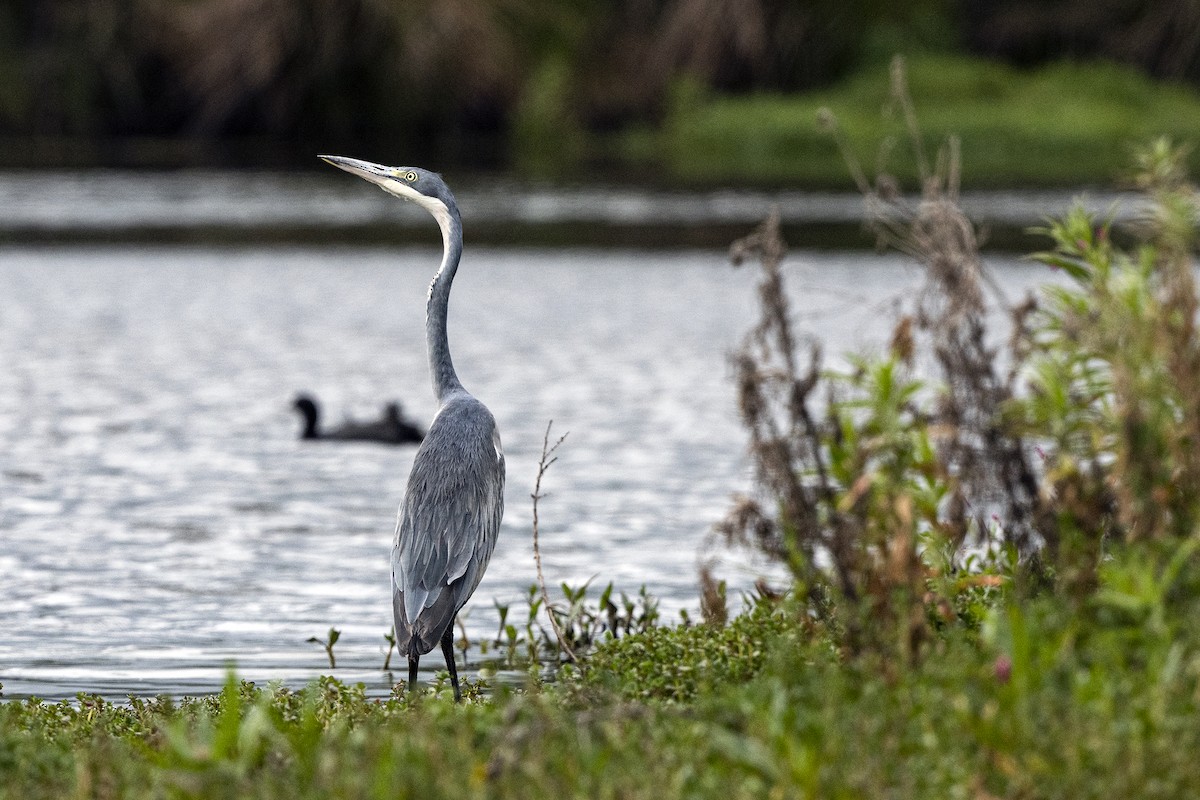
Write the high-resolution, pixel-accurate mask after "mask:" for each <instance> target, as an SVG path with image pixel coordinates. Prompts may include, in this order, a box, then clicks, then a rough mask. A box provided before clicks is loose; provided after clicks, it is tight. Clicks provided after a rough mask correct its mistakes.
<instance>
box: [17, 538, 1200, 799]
mask: <svg viewBox="0 0 1200 800" xmlns="http://www.w3.org/2000/svg"><path fill="white" fill-rule="evenodd" d="M1123 563H1124V562H1123ZM1124 568H1125V572H1124V573H1123V575H1122V576H1116V577H1114V578H1113V579H1112V586H1113V587H1114V588H1115V587H1118V586H1125V585H1128V584H1129V582H1130V576H1131V575H1134V574H1137V575H1142V573H1141V572H1139V570H1142V569H1143V568H1144V567H1143V566H1140V565H1138V564H1137V563H1136V562H1134V563H1125V565H1124ZM1142 577H1143V578H1144V577H1146V575H1142ZM1133 583H1135V584H1136V583H1137V581H1136V580H1134V581H1133ZM1134 605H1135V606H1136V605H1137V604H1136V603H1135V604H1134ZM1194 606H1195V603H1194V602H1192V601H1188V602H1183V603H1176V604H1174V605H1171V604H1168V605H1165V606H1160V607H1158V608H1157V609H1156V610H1155V611H1154V613H1162V614H1165V616H1164V617H1163V619H1164V620H1166V622H1168V623H1169V624H1168V625H1166V626H1165V627H1163V626H1157V627H1156V626H1146V625H1145V624H1144V622H1145V619H1144V618H1143V616H1142V615H1141V614H1139V613H1133V614H1129V613H1126V612H1125V611H1119V612H1115V611H1114V609H1118V608H1120V609H1128V608H1129V604H1128V603H1127V602H1124V601H1122V602H1114V604H1113V605H1112V606H1111V608H1109V609H1108V610H1107V611H1106V610H1105V608H1103V607H1100V606H1096V607H1092V608H1090V609H1088V610H1085V611H1084V612H1082V613H1080V614H1075V613H1072V612H1069V611H1067V610H1064V608H1063V607H1062V606H1061V604H1059V603H1057V602H1054V601H1053V600H1052V599H1050V598H1046V599H1041V600H1036V599H1035V600H1030V601H1024V602H1016V601H1014V602H1011V603H1004V604H1000V605H998V606H997V607H996V609H995V610H994V612H993V613H991V614H990V615H989V616H988V618H987V620H986V621H985V624H984V626H983V630H982V632H981V633H979V634H973V633H966V632H963V631H961V630H960V631H957V632H955V633H953V634H951V635H948V636H946V637H945V638H944V639H942V640H940V641H939V642H937V643H936V645H935V646H934V647H933V649H932V650H931V651H930V652H929V653H927V654H926V657H925V658H923V659H922V660H920V661H919V662H918V663H916V664H903V663H883V662H877V661H872V660H870V659H864V660H859V661H847V660H842V659H838V658H836V657H835V656H834V654H833V653H832V651H831V650H830V649H829V648H828V647H826V646H824V645H823V644H822V643H821V642H820V641H819V638H818V640H813V639H812V637H811V635H810V633H809V632H807V631H806V629H805V627H804V626H802V625H799V624H798V623H797V620H796V618H795V617H793V616H790V615H789V614H787V613H786V612H784V611H782V610H780V609H778V608H776V609H773V610H762V609H760V610H758V611H755V612H752V613H750V614H747V615H745V616H744V617H742V618H740V619H739V620H738V621H736V622H734V623H733V624H732V625H731V626H730V628H728V629H714V628H705V627H693V628H676V629H657V630H655V631H654V632H652V633H647V634H639V635H635V636H631V637H629V638H628V639H623V640H621V641H619V642H617V643H613V644H610V645H609V646H607V647H606V648H605V650H604V656H603V657H602V658H598V659H597V660H596V661H595V662H593V663H592V664H591V665H590V666H589V667H588V669H586V670H584V671H583V672H581V673H577V674H575V675H574V676H567V677H566V678H564V681H563V682H562V683H561V684H559V685H557V686H546V687H539V686H531V687H530V688H529V689H528V690H527V691H521V692H512V691H502V692H499V693H498V694H496V695H495V696H494V697H493V698H492V699H490V700H479V699H478V698H477V699H475V700H473V701H470V702H468V703H466V704H464V705H461V706H456V705H454V704H453V703H452V702H451V701H450V699H449V697H448V694H447V693H446V692H442V693H441V694H439V695H436V696H434V695H426V696H421V697H415V698H403V697H394V698H392V699H389V700H386V701H373V700H368V699H366V698H365V696H364V695H363V693H362V691H361V688H359V687H353V686H346V685H344V684H341V683H339V682H337V681H335V680H333V679H324V680H322V681H319V682H316V683H314V684H313V685H311V686H310V687H308V688H307V689H305V690H303V691H301V692H292V691H288V690H284V689H262V688H259V687H254V686H251V685H249V684H239V683H238V682H236V681H231V682H230V683H229V684H228V685H227V687H226V689H225V691H224V692H223V693H222V694H221V695H219V696H215V697H209V698H200V699H194V700H188V701H184V702H180V703H172V702H169V701H165V700H160V701H150V702H146V701H139V702H135V703H133V704H132V705H129V706H115V705H112V704H110V703H106V702H104V701H102V700H100V699H99V698H95V697H87V696H81V697H80V698H79V700H78V701H77V702H74V703H67V702H64V703H57V704H45V703H34V702H24V703H20V702H9V703H4V704H0V797H2V798H28V799H29V800H36V799H37V798H62V797H114V798H117V797H128V798H143V797H145V798H149V797H177V798H186V797H205V798H244V797H257V798H275V797H278V798H394V797H409V796H419V797H423V798H442V797H445V798H456V799H457V800H463V799H464V798H477V797H478V798H500V797H519V798H543V797H545V798H556V800H561V798H569V797H589V798H593V797H594V798H662V797H718V798H724V799H726V800H728V799H729V798H760V797H811V798H828V797H857V798H875V797H878V798H884V797H888V798H918V797H938V798H954V797H989V796H990V797H1063V798H1068V797H1069V798H1090V797H1095V798H1105V797H1114V796H1127V797H1135V796H1136V797H1185V796H1195V794H1196V792H1198V791H1200V772H1198V771H1197V770H1195V769H1194V768H1193V763H1192V762H1193V759H1194V753H1195V751H1196V748H1197V747H1200V647H1198V643H1200V625H1197V623H1195V622H1194V621H1193V620H1195V619H1196V618H1197V617H1196V615H1195V614H1194V613H1192V612H1194V611H1195V608H1194ZM1146 611H1149V609H1147V610H1146ZM748 642H753V643H754V644H753V647H752V648H751V650H752V651H754V653H755V655H754V657H753V658H751V659H748V660H743V659H744V657H745V655H746V654H747V653H748V652H750V650H747V649H746V644H747V643H748ZM759 654H761V657H760V656H759ZM726 657H728V659H729V660H728V663H732V662H733V661H741V662H742V663H743V666H744V668H739V669H736V670H728V669H725V668H718V669H715V670H710V671H709V672H708V673H707V674H708V675H709V679H705V680H699V681H692V680H691V679H688V680H686V681H683V682H681V681H680V679H679V676H680V675H681V674H687V673H691V674H701V673H704V672H705V670H706V665H707V668H711V666H712V664H713V663H714V658H715V659H716V660H717V661H722V660H725V659H726ZM597 671H601V672H615V673H616V674H615V675H612V676H611V678H612V679H611V680H608V681H605V680H602V679H601V677H600V676H598V675H597V674H595V673H596V672H597ZM635 676H636V679H635ZM683 683H687V684H689V688H688V689H687V690H686V691H685V692H683V693H678V692H656V694H659V695H660V696H659V697H657V698H648V697H646V694H647V693H646V692H645V691H644V690H643V687H645V686H658V687H662V686H666V685H668V684H670V685H676V686H679V685H682V684H683Z"/></svg>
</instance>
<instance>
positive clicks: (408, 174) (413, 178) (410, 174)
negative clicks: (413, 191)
mask: <svg viewBox="0 0 1200 800" xmlns="http://www.w3.org/2000/svg"><path fill="white" fill-rule="evenodd" d="M416 179H417V173H415V172H406V173H404V180H406V181H408V182H409V183H413V182H414V181H416Z"/></svg>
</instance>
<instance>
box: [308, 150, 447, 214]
mask: <svg viewBox="0 0 1200 800" xmlns="http://www.w3.org/2000/svg"><path fill="white" fill-rule="evenodd" d="M320 158H321V159H322V160H324V161H327V162H329V163H330V164H333V165H334V166H335V167H337V168H338V169H344V170H346V172H349V173H350V174H352V175H357V176H358V177H360V178H363V179H365V180H368V181H370V182H371V183H373V184H375V185H376V186H378V187H379V188H380V189H383V190H384V191H385V192H387V193H388V194H394V195H396V197H399V198H401V199H402V200H411V201H412V202H414V203H416V204H417V205H419V206H421V207H422V208H424V209H425V210H426V211H428V212H429V213H430V214H433V216H434V217H435V218H436V219H437V221H438V223H439V224H442V225H443V227H445V224H444V223H445V221H447V220H448V219H449V217H450V216H451V214H452V213H453V214H457V213H458V206H457V204H456V203H455V202H454V195H453V194H452V193H451V192H450V187H448V186H446V182H445V181H443V180H442V176H441V175H438V174H437V173H436V172H430V171H429V170H427V169H421V168H420V167H385V166H384V165H383V164H372V163H371V162H370V161H359V160H358V159H357V158H347V157H345V156H320Z"/></svg>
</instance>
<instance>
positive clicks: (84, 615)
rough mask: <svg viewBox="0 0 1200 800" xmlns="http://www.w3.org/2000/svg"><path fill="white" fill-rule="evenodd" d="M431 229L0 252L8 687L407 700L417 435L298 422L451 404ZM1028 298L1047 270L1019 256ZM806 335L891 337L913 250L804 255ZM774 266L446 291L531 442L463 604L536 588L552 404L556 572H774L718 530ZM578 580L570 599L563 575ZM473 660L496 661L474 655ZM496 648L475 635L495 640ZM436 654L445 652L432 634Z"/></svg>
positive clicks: (681, 265) (622, 270) (478, 384)
mask: <svg viewBox="0 0 1200 800" xmlns="http://www.w3.org/2000/svg"><path fill="white" fill-rule="evenodd" d="M439 257H440V253H439V251H438V250H437V249H435V248H432V247H419V248H407V249H404V248H402V249H396V248H375V247H353V248H352V247H332V246H329V247H296V246H290V247H289V246H272V247H238V248H224V247H210V246H127V245H117V246H98V245H91V246H86V247H85V246H79V247H62V246H8V247H3V248H0V286H3V287H4V288H3V301H2V304H0V363H2V364H3V365H4V369H3V375H4V380H3V381H2V382H0V537H2V539H3V547H2V548H0V630H2V631H3V633H2V634H0V684H3V692H4V696H5V697H10V698H11V697H23V696H28V695H38V696H41V697H45V698H58V697H70V696H73V695H74V693H75V692H77V691H94V692H99V693H101V694H104V695H106V696H108V697H116V698H120V697H123V696H125V695H127V694H140V695H145V694H157V693H167V694H173V695H180V694H194V693H205V692H212V691H216V690H218V689H219V688H220V686H221V683H222V681H223V679H224V675H225V671H226V669H227V667H228V666H229V665H236V668H237V670H238V672H239V674H240V675H241V676H242V677H244V678H247V679H251V680H255V681H260V682H264V681H271V680H278V681H282V682H284V683H286V684H288V685H297V684H302V683H303V682H305V681H307V680H309V679H311V678H313V677H315V676H317V675H319V674H323V673H328V672H329V668H328V663H327V661H326V657H325V654H324V652H323V651H322V650H321V649H320V648H319V647H317V646H316V645H314V644H312V643H308V642H307V641H306V640H307V639H308V638H309V637H310V636H316V637H319V638H323V637H324V635H325V633H326V631H327V630H328V629H329V628H330V627H336V628H338V629H339V630H340V631H341V632H342V637H341V641H340V642H338V644H337V646H336V648H335V653H336V654H337V656H338V668H337V670H336V671H334V672H333V674H334V675H336V676H337V677H340V678H342V679H344V680H349V681H359V680H361V681H363V682H365V683H366V684H367V685H368V688H369V690H370V691H372V692H373V693H384V692H386V691H387V689H388V686H389V685H390V680H391V679H393V678H394V677H396V676H390V675H387V674H385V673H383V672H382V671H381V670H380V666H381V665H382V663H383V653H384V649H385V644H384V638H383V634H384V633H386V632H387V631H388V629H389V627H390V625H391V620H390V599H389V588H388V587H389V572H388V570H389V568H388V553H389V550H390V546H391V539H392V531H393V526H394V519H395V512H396V507H397V505H398V503H399V501H400V499H401V496H402V493H403V487H404V483H405V479H406V476H407V472H408V470H409V467H410V465H411V462H412V457H413V453H414V452H415V450H414V448H413V447H386V446H381V445H375V444H369V443H340V444H339V443H332V442H302V441H300V440H299V439H298V436H297V434H298V431H299V427H300V424H299V419H298V418H297V417H296V415H295V414H294V412H293V410H292V409H291V401H292V399H293V397H294V396H295V394H296V393H297V392H299V391H307V392H311V393H313V394H315V395H316V396H317V397H318V398H319V399H320V401H321V402H322V404H323V408H324V413H325V418H326V419H327V420H328V421H330V422H337V421H338V420H340V419H341V418H342V417H345V416H350V417H355V418H368V417H375V416H377V415H378V414H379V410H380V408H381V406H382V404H383V403H384V402H386V401H388V400H392V399H395V400H399V401H400V402H402V403H403V406H404V410H405V412H406V413H407V414H408V415H410V416H412V417H413V418H415V419H416V420H418V421H419V422H420V423H421V424H422V425H423V426H424V425H427V424H428V421H429V419H430V418H431V416H432V414H433V412H434V410H435V404H434V400H433V397H432V391H431V388H430V386H429V381H428V377H427V372H426V364H425V353H424V340H423V336H424V329H423V320H424V298H425V291H426V288H427V285H428V282H429V279H430V277H431V275H432V273H433V271H434V269H435V268H436V265H437V261H438V259H439ZM993 266H994V268H995V270H996V274H997V276H998V277H999V279H1000V282H1001V283H1002V284H1003V285H1004V286H1005V288H1006V290H1009V291H1010V293H1011V294H1012V295H1013V296H1014V297H1015V296H1017V295H1018V294H1019V293H1020V292H1021V291H1022V290H1023V289H1024V287H1027V286H1031V285H1034V284H1036V283H1037V282H1039V281H1041V280H1043V279H1045V278H1046V277H1047V272H1046V270H1045V268H1044V267H1041V266H1038V265H1033V264H1030V263H1028V262H1019V261H1015V260H1011V259H1002V260H1000V261H998V262H996V263H994V265H993ZM786 273H787V279H788V281H789V286H790V291H791V295H792V300H793V303H794V307H795V310H796V313H797V318H798V322H799V324H800V325H801V327H802V328H803V329H805V330H806V331H808V332H810V333H812V334H813V335H816V336H819V337H821V338H822V339H823V340H824V341H825V342H826V351H827V352H829V353H837V352H841V351H844V350H847V349H855V348H861V347H865V346H869V345H871V344H872V343H878V342H881V341H884V340H886V337H887V335H888V334H889V332H890V330H891V325H892V322H893V320H894V318H895V313H896V308H897V307H898V304H900V303H902V302H905V301H911V299H912V297H913V295H914V289H915V287H916V286H917V285H919V282H920V272H919V270H918V269H917V268H916V267H914V266H913V265H912V264H911V263H910V262H908V261H907V260H905V259H903V258H901V257H898V256H890V255H887V256H881V255H873V254H862V253H829V252H804V251H801V252H793V253H792V255H791V256H790V257H789V260H788V264H787V266H786ZM755 279H756V275H755V273H754V272H753V271H751V270H748V269H745V268H743V269H734V268H732V267H731V266H730V265H729V264H728V261H727V259H726V257H725V255H724V254H723V253H722V252H719V251H707V250H701V251H683V252H678V251H677V252H659V251H655V252H646V251H635V250H624V251H622V250H585V249H572V250H552V249H539V250H517V249H498V248H488V247H471V246H470V245H468V250H467V255H466V257H465V259H464V262H463V266H462V268H461V269H460V271H459V276H458V279H457V280H456V283H455V287H454V294H453V297H452V300H451V319H450V336H451V345H452V349H453V352H454V357H455V364H456V366H457V368H458V371H459V373H460V377H461V378H462V380H463V382H464V384H465V385H466V386H467V387H468V388H469V389H470V390H472V391H473V392H474V393H475V394H476V395H477V396H478V397H479V398H480V399H482V400H483V401H484V402H485V403H487V404H488V405H489V406H490V407H491V409H492V410H493V412H494V413H495V415H496V418H497V420H498V422H499V425H500V429H501V432H502V434H503V439H504V444H505V450H506V455H507V461H508V487H507V496H506V504H507V511H506V515H505V519H504V524H503V528H502V531H501V538H500V542H499V544H498V545H497V548H496V552H495V556H494V558H493V560H492V562H491V566H490V567H489V570H488V572H487V575H486V577H485V578H484V580H483V583H482V584H481V585H480V587H479V589H478V591H477V592H476V594H475V597H474V599H473V600H472V601H471V603H470V604H469V605H468V607H467V611H466V612H465V620H464V623H465V627H466V630H467V632H468V634H469V636H470V637H471V638H472V639H474V640H484V639H488V638H490V637H492V636H494V635H495V631H496V624H497V614H496V611H495V609H494V605H493V600H498V601H500V602H505V603H513V604H514V608H515V610H514V612H513V613H514V615H515V616H518V617H523V615H524V606H523V605H522V603H521V598H523V597H524V596H525V593H526V590H527V588H528V587H529V585H530V584H531V583H532V582H533V581H534V577H535V573H534V563H533V557H532V548H531V518H532V514H531V502H530V492H531V490H532V485H533V480H534V477H535V473H536V466H537V461H538V456H539V451H540V448H541V445H542V439H543V434H544V432H545V429H546V425H547V422H548V421H550V420H553V422H554V429H553V431H554V434H555V435H557V434H559V433H560V432H568V431H569V436H568V438H567V440H566V442H565V443H564V444H563V446H562V448H561V450H560V454H559V456H560V457H559V460H558V462H557V463H555V464H554V465H553V467H552V468H551V470H550V472H549V473H548V475H547V478H546V483H545V485H544V487H543V488H544V490H545V491H547V492H548V496H547V497H546V498H545V499H544V500H543V501H542V502H541V505H540V507H539V512H540V517H541V525H540V528H541V548H542V555H543V559H544V566H545V570H546V574H547V579H548V581H549V582H550V583H551V585H552V586H556V585H557V584H558V583H559V582H562V581H567V582H569V583H573V584H579V583H582V582H584V581H587V580H592V581H593V586H595V587H597V588H596V589H595V590H593V594H592V596H593V597H595V595H596V593H597V592H598V589H599V587H602V586H603V585H604V584H606V583H607V582H609V581H612V582H613V583H614V584H615V585H616V588H617V589H618V590H623V591H626V592H628V593H630V594H634V593H636V592H637V590H638V589H639V587H640V586H642V585H645V586H646V587H647V589H648V590H649V591H650V592H651V593H652V594H653V595H655V596H656V597H657V598H659V600H660V603H661V609H662V611H663V614H664V617H666V618H667V619H678V614H679V611H680V610H681V609H687V610H689V611H690V613H691V614H692V616H693V618H695V617H696V616H697V615H698V599H697V578H696V573H697V564H698V562H699V560H700V559H701V558H702V557H707V555H709V554H712V553H714V552H715V554H717V555H719V556H721V559H720V561H719V563H718V567H717V573H718V575H719V576H720V577H723V578H726V579H728V580H729V582H730V584H731V589H732V591H731V592H730V594H731V599H732V602H733V604H734V606H735V608H736V607H737V605H738V604H739V602H740V601H739V600H738V596H739V595H738V592H739V591H742V590H746V589H748V588H749V587H751V586H752V584H753V580H754V578H755V576H756V575H757V574H759V572H760V571H761V570H762V569H763V568H764V567H766V566H767V565H763V564H759V563H756V562H755V560H754V559H753V558H752V557H750V556H748V555H747V554H738V553H729V552H727V551H724V550H722V549H720V548H716V549H715V550H714V548H712V547H711V546H709V545H710V544H711V543H710V542H709V540H710V537H711V529H712V526H713V523H714V522H716V521H717V520H719V519H720V518H721V517H722V515H723V514H724V513H725V511H726V510H727V509H728V507H729V505H730V497H731V495H732V494H733V493H734V492H736V491H738V490H741V489H744V488H746V487H747V486H748V483H749V479H748V463H747V459H746V457H745V455H744V445H745V437H744V434H743V432H742V430H741V428H740V425H739V422H738V418H737V414H736V409H735V405H734V389H733V386H732V384H731V381H730V369H729V366H728V355H729V353H730V352H731V350H732V349H733V348H735V347H736V346H737V344H738V343H739V341H740V340H741V338H742V336H743V335H744V332H745V331H746V330H747V329H748V327H749V326H750V325H751V324H752V322H753V320H754V315H755V290H754V283H755ZM556 594H557V593H556ZM476 655H477V653H476ZM473 660H474V657H473ZM422 667H423V669H427V670H429V672H427V673H426V677H428V676H430V675H431V674H432V671H433V670H436V669H441V668H442V664H441V659H440V657H438V656H437V655H436V654H431V655H430V656H427V657H426V658H425V659H424V660H423V662H422Z"/></svg>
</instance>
